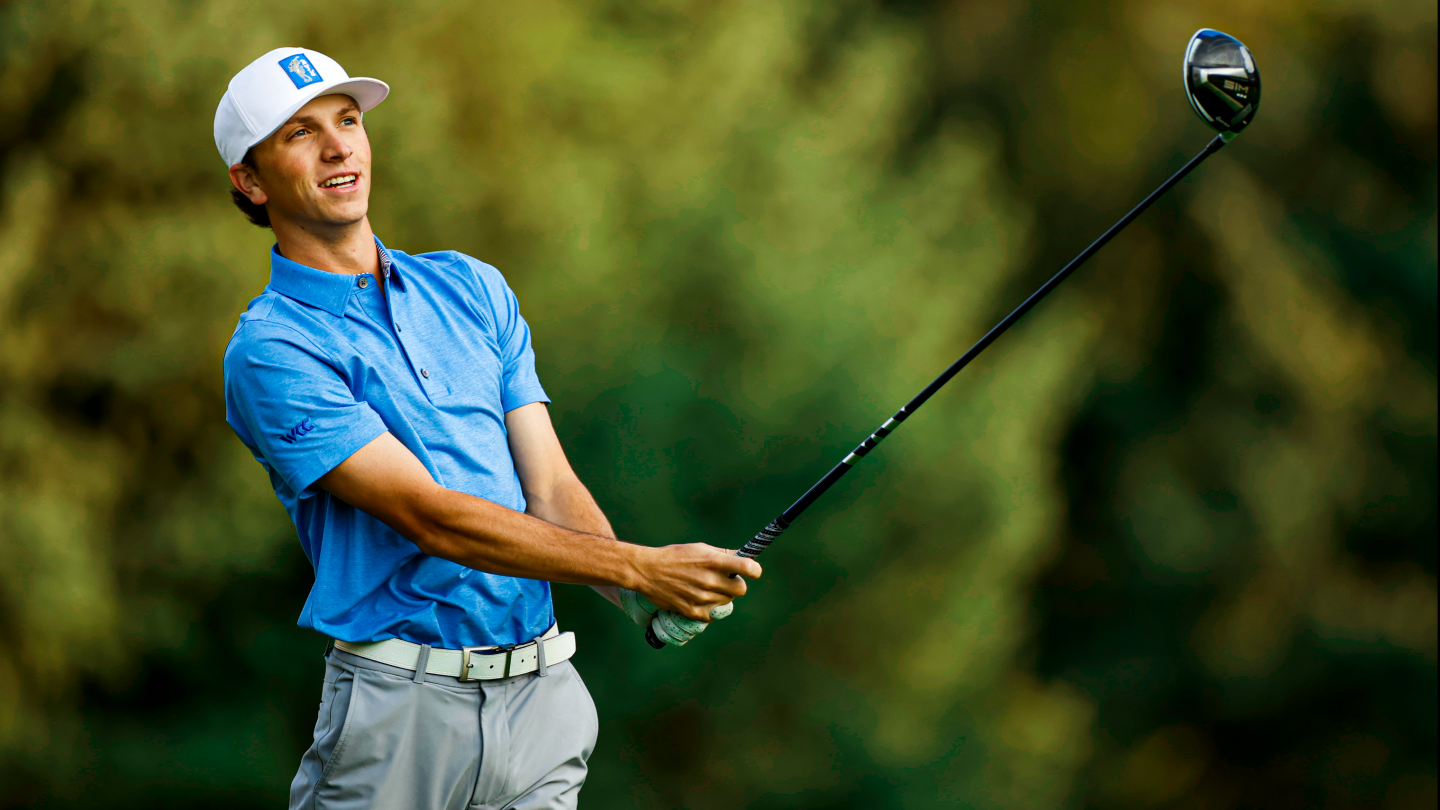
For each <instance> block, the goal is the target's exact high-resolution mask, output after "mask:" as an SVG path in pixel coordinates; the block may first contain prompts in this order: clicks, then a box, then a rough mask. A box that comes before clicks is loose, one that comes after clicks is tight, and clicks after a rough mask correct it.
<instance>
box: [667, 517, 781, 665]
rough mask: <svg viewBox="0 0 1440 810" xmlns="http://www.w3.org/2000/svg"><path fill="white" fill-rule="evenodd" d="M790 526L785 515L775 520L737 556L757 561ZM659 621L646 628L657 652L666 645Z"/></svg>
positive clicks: (738, 552) (733, 575)
mask: <svg viewBox="0 0 1440 810" xmlns="http://www.w3.org/2000/svg"><path fill="white" fill-rule="evenodd" d="M789 525H790V524H789V522H788V521H786V520H785V517H784V516H783V515H782V516H780V517H777V518H775V519H774V520H772V521H770V523H768V524H767V525H766V526H765V528H763V529H761V530H760V532H759V534H756V535H755V537H753V538H752V539H751V540H750V542H748V543H746V544H745V547H744V548H742V549H740V550H739V551H737V552H735V556H736V557H745V558H747V559H752V560H753V559H755V558H756V557H758V556H760V552H762V551H764V550H765V549H767V548H769V546H770V544H771V543H773V542H775V538H777V537H779V536H780V533H781V532H783V531H785V529H786V528H787V527H788V526H789ZM730 576H732V577H736V576H739V574H731V575H730ZM658 621H660V615H659V614H658V613H657V614H656V615H655V618H653V619H651V620H650V626H649V627H646V628H645V643H646V644H649V645H650V646H651V647H654V648H655V649H657V650H663V649H665V647H666V644H665V642H664V641H662V640H661V639H660V634H658V633H656V632H655V624H656V622H658Z"/></svg>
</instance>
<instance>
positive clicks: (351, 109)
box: [281, 103, 360, 127]
mask: <svg viewBox="0 0 1440 810" xmlns="http://www.w3.org/2000/svg"><path fill="white" fill-rule="evenodd" d="M358 112H360V108H359V107H357V106H355V104H354V103H350V104H346V105H345V106H344V107H341V108H340V109H339V110H338V111H337V112H336V113H335V114H336V115H337V116H339V115H344V114H346V113H358ZM319 120H320V119H318V118H316V117H315V116H313V115H297V116H295V117H294V118H291V119H290V120H289V121H286V122H285V123H283V124H281V126H284V127H288V126H290V125H291V124H314V123H315V122H317V121H319Z"/></svg>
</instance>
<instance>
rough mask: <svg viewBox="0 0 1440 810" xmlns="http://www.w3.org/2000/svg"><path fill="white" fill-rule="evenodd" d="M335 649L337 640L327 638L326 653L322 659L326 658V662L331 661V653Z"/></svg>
mask: <svg viewBox="0 0 1440 810" xmlns="http://www.w3.org/2000/svg"><path fill="white" fill-rule="evenodd" d="M333 649H335V639H333V638H327V639H325V652H324V654H323V655H321V656H320V657H321V658H324V659H326V660H327V661H328V660H329V659H330V651H331V650H333Z"/></svg>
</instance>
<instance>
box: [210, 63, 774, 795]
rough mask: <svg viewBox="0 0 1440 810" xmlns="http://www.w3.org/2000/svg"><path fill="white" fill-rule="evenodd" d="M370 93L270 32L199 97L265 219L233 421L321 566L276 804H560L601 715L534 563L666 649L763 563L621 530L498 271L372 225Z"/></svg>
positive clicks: (237, 370) (383, 88)
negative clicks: (317, 685) (307, 685)
mask: <svg viewBox="0 0 1440 810" xmlns="http://www.w3.org/2000/svg"><path fill="white" fill-rule="evenodd" d="M388 93H389V87H388V86H387V85H386V84H384V83H383V82H380V81H377V80H375V79H365V78H354V79H352V78H350V77H349V76H348V75H347V74H346V72H345V71H344V70H343V69H342V68H341V67H340V65H339V64H337V63H336V62H335V61H334V60H332V59H330V58H328V57H326V56H325V55H323V54H320V53H317V52H315V51H311V50H306V49H303V48H281V49H278V50H274V51H271V52H270V53H267V54H265V55H264V56H262V57H260V58H259V59H257V60H255V61H254V62H252V63H251V64H250V65H249V66H248V67H246V68H245V69H244V70H242V71H240V72H239V73H238V74H236V75H235V77H234V78H233V79H232V80H231V81H230V84H229V87H228V89H227V90H226V92H225V94H224V97H223V98H222V99H221V100H220V106H219V108H218V109H217V110H216V113H215V143H216V146H217V147H218V148H219V150H220V154H221V156H222V157H223V158H224V159H225V165H226V166H228V167H229V170H230V182H231V183H232V184H233V186H234V190H233V191H232V197H233V199H234V201H235V203H236V205H237V206H239V207H240V209H241V210H242V211H243V212H244V213H245V214H246V216H248V217H249V219H250V221H251V222H253V223H255V224H257V225H261V226H264V227H268V228H270V229H271V230H272V231H274V234H275V245H274V247H272V248H271V250H270V257H269V261H270V283H269V285H268V286H266V287H265V290H264V292H262V293H261V294H260V296H259V297H258V298H256V299H255V300H253V301H251V302H250V306H249V307H248V309H247V310H246V312H245V313H244V314H243V315H241V316H240V322H239V325H238V326H237V327H236V329H235V334H234V337H233V338H231V341H230V345H229V347H228V348H227V349H226V351H225V409H226V420H227V421H228V422H229V423H230V426H231V427H232V428H233V429H234V430H235V433H236V434H237V435H238V436H239V437H240V440H241V441H242V442H244V443H245V446H246V447H248V448H249V449H250V451H251V453H253V454H254V456H255V459H256V461H259V462H260V465H261V466H262V467H263V468H264V469H265V471H266V473H268V474H269V476H270V482H271V485H272V486H273V487H274V489H275V494H276V496H277V497H279V499H280V502H281V503H282V504H283V505H284V507H285V509H286V511H287V512H289V514H290V518H291V519H292V520H293V521H294V522H295V530H296V532H297V533H298V534H299V537H300V544H301V546H302V547H303V548H304V550H305V554H306V556H307V557H309V559H310V563H311V565H312V566H314V569H315V584H314V586H313V587H312V588H311V590H310V594H309V597H308V598H307V599H306V601H305V606H304V608H303V609H302V610H301V613H300V625H301V626H302V627H309V628H313V629H314V630H316V631H317V632H320V633H323V634H324V635H326V636H328V637H329V638H330V639H331V640H332V643H331V645H330V646H329V648H328V649H327V651H326V665H325V682H324V687H323V689H322V692H321V702H320V711H319V717H318V719H317V720H316V723H315V734H314V740H313V742H312V744H311V746H310V749H309V750H308V751H306V753H305V755H304V757H303V758H302V759H301V761H300V767H299V771H298V772H297V773H296V775H295V779H294V782H293V783H292V784H291V787H290V807H291V808H312V807H313V808H319V807H327V808H362V807H375V808H395V809H396V810H428V809H429V808H455V809H456V810H460V808H467V807H469V808H502V807H503V808H571V807H575V806H576V805H577V802H578V798H579V792H580V787H581V785H582V784H583V782H584V781H585V773H586V761H587V759H588V758H589V756H590V752H591V751H592V750H593V748H594V745H595V738H596V733H597V730H598V723H597V719H596V713H595V706H594V703H593V702H592V701H591V699H590V694H589V692H588V691H587V690H586V688H585V684H584V683H583V682H582V681H581V679H580V675H579V673H578V672H577V671H576V670H575V667H574V666H573V665H572V663H571V661H570V659H571V657H572V656H573V655H575V650H576V640H575V636H574V634H573V633H570V632H561V631H560V629H559V627H558V626H557V625H556V622H555V616H554V610H553V608H552V605H551V599H550V583H551V582H570V583H579V584H584V585H590V586H592V587H594V588H595V590H596V591H598V592H600V593H601V594H602V595H603V596H605V597H606V598H607V599H609V600H610V601H611V602H613V603H615V604H616V605H617V606H618V607H620V608H621V610H623V611H624V612H625V613H626V614H627V615H628V616H629V617H630V618H631V619H632V620H633V621H635V622H636V623H637V624H639V625H641V626H642V627H643V626H646V625H648V623H649V622H650V619H651V618H652V616H653V615H654V614H655V612H656V611H657V610H658V609H662V608H666V609H669V610H673V611H675V612H676V613H677V614H679V615H680V616H681V617H682V620H681V625H683V627H682V631H683V632H681V633H680V635H681V637H680V638H679V639H677V640H678V641H680V642H682V643H683V641H686V640H688V639H689V638H691V637H693V634H694V633H698V632H699V631H701V630H703V629H704V628H705V626H706V625H705V623H706V622H707V621H708V620H710V619H711V618H712V611H715V610H716V609H717V608H720V610H719V611H717V612H716V613H714V614H713V617H716V618H718V617H719V616H721V615H723V614H724V613H726V612H728V610H727V608H725V607H722V606H728V605H729V604H730V602H731V601H732V600H734V599H735V598H736V597H739V596H741V595H743V594H744V593H745V579H743V578H741V577H748V578H751V579H753V578H756V577H759V576H760V566H759V565H758V564H757V563H755V562H754V561H753V560H748V559H742V558H739V557H735V556H732V554H731V553H730V552H726V551H724V550H722V549H719V548H714V547H711V546H708V545H704V544H701V543H690V544H683V545H671V546H665V547H663V548H650V547H645V546H638V545H632V544H629V543H625V542H621V541H619V540H617V539H615V537H614V532H613V531H612V530H611V528H610V524H609V522H608V521H607V520H606V519H605V515H604V514H603V513H602V512H601V511H600V508H599V507H598V506H597V505H596V504H595V501H594V499H593V498H592V497H591V496H590V493H589V491H587V490H586V489H585V487H584V485H582V484H581V483H580V481H579V479H577V478H576V476H575V473H574V472H573V471H572V470H571V468H570V464H569V462H568V461H567V460H566V458H565V453H564V451H563V450H562V449H561V447H560V442H559V440H558V439H557V438H556V436H555V431H554V429H553V427H552V426H551V423H550V416H549V412H548V410H547V409H546V403H547V402H549V397H547V396H546V394H545V390H544V388H542V387H541V384H540V379H539V377H538V376H537V375H536V373H535V354H534V352H533V350H532V349H531V343H530V328H529V326H528V325H527V324H526V323H525V319H524V318H522V317H521V315H520V307H519V304H518V302H517V301H516V298H515V294H514V292H512V291H511V289H510V287H509V286H508V285H507V284H506V283H505V279H504V277H503V276H501V275H500V272H499V271H498V270H496V269H495V268H494V267H491V266H490V265H488V264H485V263H484V262H481V261H478V260H476V259H473V258H471V257H469V256H466V255H464V254H461V253H457V252H454V251H441V252H435V253H423V254H418V255H409V254H406V253H403V252H401V251H399V250H393V249H390V248H387V247H386V246H385V245H383V244H381V242H380V240H379V239H378V238H377V237H376V236H375V234H374V233H373V232H372V231H371V228H370V220H369V219H368V218H367V216H366V212H367V210H368V208H369V200H370V179H371V172H372V163H371V152H370V141H369V138H368V136H367V134H366V132H365V127H364V124H363V122H362V119H361V115H362V114H363V113H364V112H366V111H367V110H370V109H371V108H373V107H374V106H375V105H377V104H379V103H380V102H381V101H382V100H383V99H384V98H385V96H386V95H387V94H388ZM735 574H738V575H740V577H734V576H732V575H735ZM672 635H674V634H672Z"/></svg>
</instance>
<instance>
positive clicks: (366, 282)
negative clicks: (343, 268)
mask: <svg viewBox="0 0 1440 810" xmlns="http://www.w3.org/2000/svg"><path fill="white" fill-rule="evenodd" d="M369 286H370V279H368V278H366V277H365V276H361V277H360V289H362V290H363V289H365V288H366V287H369Z"/></svg>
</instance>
